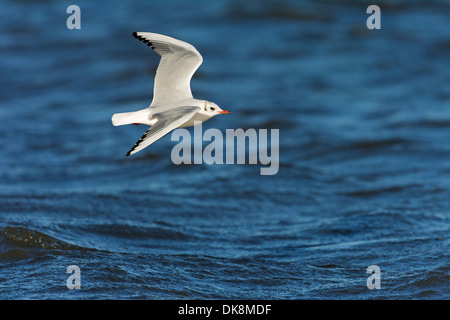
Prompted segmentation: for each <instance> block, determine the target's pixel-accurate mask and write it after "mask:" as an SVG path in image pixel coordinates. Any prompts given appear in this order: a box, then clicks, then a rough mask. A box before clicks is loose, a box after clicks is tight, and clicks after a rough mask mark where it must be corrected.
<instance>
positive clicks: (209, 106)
mask: <svg viewBox="0 0 450 320" xmlns="http://www.w3.org/2000/svg"><path fill="white" fill-rule="evenodd" d="M203 111H204V113H206V114H207V115H209V116H210V117H214V116H217V115H218V114H231V112H230V111H228V110H222V108H220V107H219V106H218V105H217V104H215V103H214V102H210V101H205V106H204V108H203Z"/></svg>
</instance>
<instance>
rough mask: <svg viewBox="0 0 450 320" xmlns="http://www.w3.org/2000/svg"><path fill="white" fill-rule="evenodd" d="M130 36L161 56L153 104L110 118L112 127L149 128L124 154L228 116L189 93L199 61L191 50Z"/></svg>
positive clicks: (150, 36) (158, 37)
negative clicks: (180, 131) (169, 135)
mask: <svg viewBox="0 0 450 320" xmlns="http://www.w3.org/2000/svg"><path fill="white" fill-rule="evenodd" d="M133 36H134V37H135V38H136V39H138V40H140V41H142V42H144V43H145V44H146V45H147V46H149V47H150V48H152V49H153V50H154V51H156V53H157V54H159V55H160V56H161V60H160V62H159V66H158V69H157V70H156V76H155V82H154V88H153V101H152V103H151V104H150V106H149V107H148V108H145V109H142V110H138V111H134V112H123V113H115V114H113V116H112V118H111V121H112V124H113V125H114V126H121V125H126V124H136V125H139V124H144V125H148V126H150V128H149V129H148V130H147V131H146V132H145V133H144V135H143V136H142V137H141V138H140V139H139V140H138V141H137V142H136V144H135V145H134V146H133V147H132V148H131V150H130V151H128V153H127V154H126V155H127V156H129V155H132V154H134V153H136V152H139V151H141V150H142V149H144V148H146V147H148V146H149V145H151V144H152V143H153V142H155V141H157V140H159V139H161V138H162V137H164V136H165V135H166V134H168V133H169V132H171V131H172V130H174V129H176V128H181V127H191V126H194V125H195V124H198V123H201V122H204V121H206V120H208V119H210V118H212V117H214V116H216V115H218V114H231V112H230V111H227V110H222V109H221V108H220V107H219V106H218V105H217V104H215V103H213V102H210V101H206V100H198V99H195V98H194V97H193V96H192V93H191V85H190V82H191V78H192V76H193V75H194V73H195V71H196V70H197V69H198V67H199V66H200V65H201V64H202V62H203V58H202V56H201V55H200V53H199V52H198V51H197V49H195V48H194V46H192V45H190V44H189V43H186V42H184V41H180V40H177V39H174V38H171V37H168V36H165V35H162V34H157V33H150V32H133Z"/></svg>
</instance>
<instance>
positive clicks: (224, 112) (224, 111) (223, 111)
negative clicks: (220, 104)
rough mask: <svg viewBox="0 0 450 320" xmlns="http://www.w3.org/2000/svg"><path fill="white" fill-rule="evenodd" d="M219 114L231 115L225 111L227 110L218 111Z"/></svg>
mask: <svg viewBox="0 0 450 320" xmlns="http://www.w3.org/2000/svg"><path fill="white" fill-rule="evenodd" d="M219 113H223V114H231V112H230V111H227V110H222V111H219Z"/></svg>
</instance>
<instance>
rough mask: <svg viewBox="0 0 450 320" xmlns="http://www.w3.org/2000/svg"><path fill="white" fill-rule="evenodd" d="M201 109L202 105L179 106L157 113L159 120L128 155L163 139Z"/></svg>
mask: <svg viewBox="0 0 450 320" xmlns="http://www.w3.org/2000/svg"><path fill="white" fill-rule="evenodd" d="M199 110H200V107H179V108H175V109H171V110H169V111H164V112H160V113H157V114H155V116H156V118H157V119H158V121H156V123H155V124H154V125H153V126H151V127H150V129H148V130H147V131H146V132H145V133H144V135H143V136H142V137H141V138H140V139H139V140H138V142H136V144H135V145H134V146H133V148H131V150H130V151H128V153H127V156H129V155H132V154H134V153H136V152H138V151H141V150H142V149H144V148H145V147H148V146H149V145H151V144H152V143H153V142H155V141H156V140H158V139H161V138H162V137H164V136H165V135H166V134H168V133H169V132H170V131H172V130H174V129H176V128H178V127H179V126H181V125H182V124H183V123H185V122H187V121H189V120H190V119H191V118H192V117H193V116H194V115H195V114H196V113H197V112H198V111H199Z"/></svg>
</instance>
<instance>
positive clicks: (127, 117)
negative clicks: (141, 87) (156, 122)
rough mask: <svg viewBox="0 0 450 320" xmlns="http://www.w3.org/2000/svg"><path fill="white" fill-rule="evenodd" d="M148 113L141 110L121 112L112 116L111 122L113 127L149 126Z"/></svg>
mask: <svg viewBox="0 0 450 320" xmlns="http://www.w3.org/2000/svg"><path fill="white" fill-rule="evenodd" d="M148 115H149V111H148V109H143V110H139V111H135V112H123V113H115V114H113V116H112V118H111V121H112V124H113V125H114V126H123V125H126V124H132V123H136V124H149V122H150V121H149V118H148Z"/></svg>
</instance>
